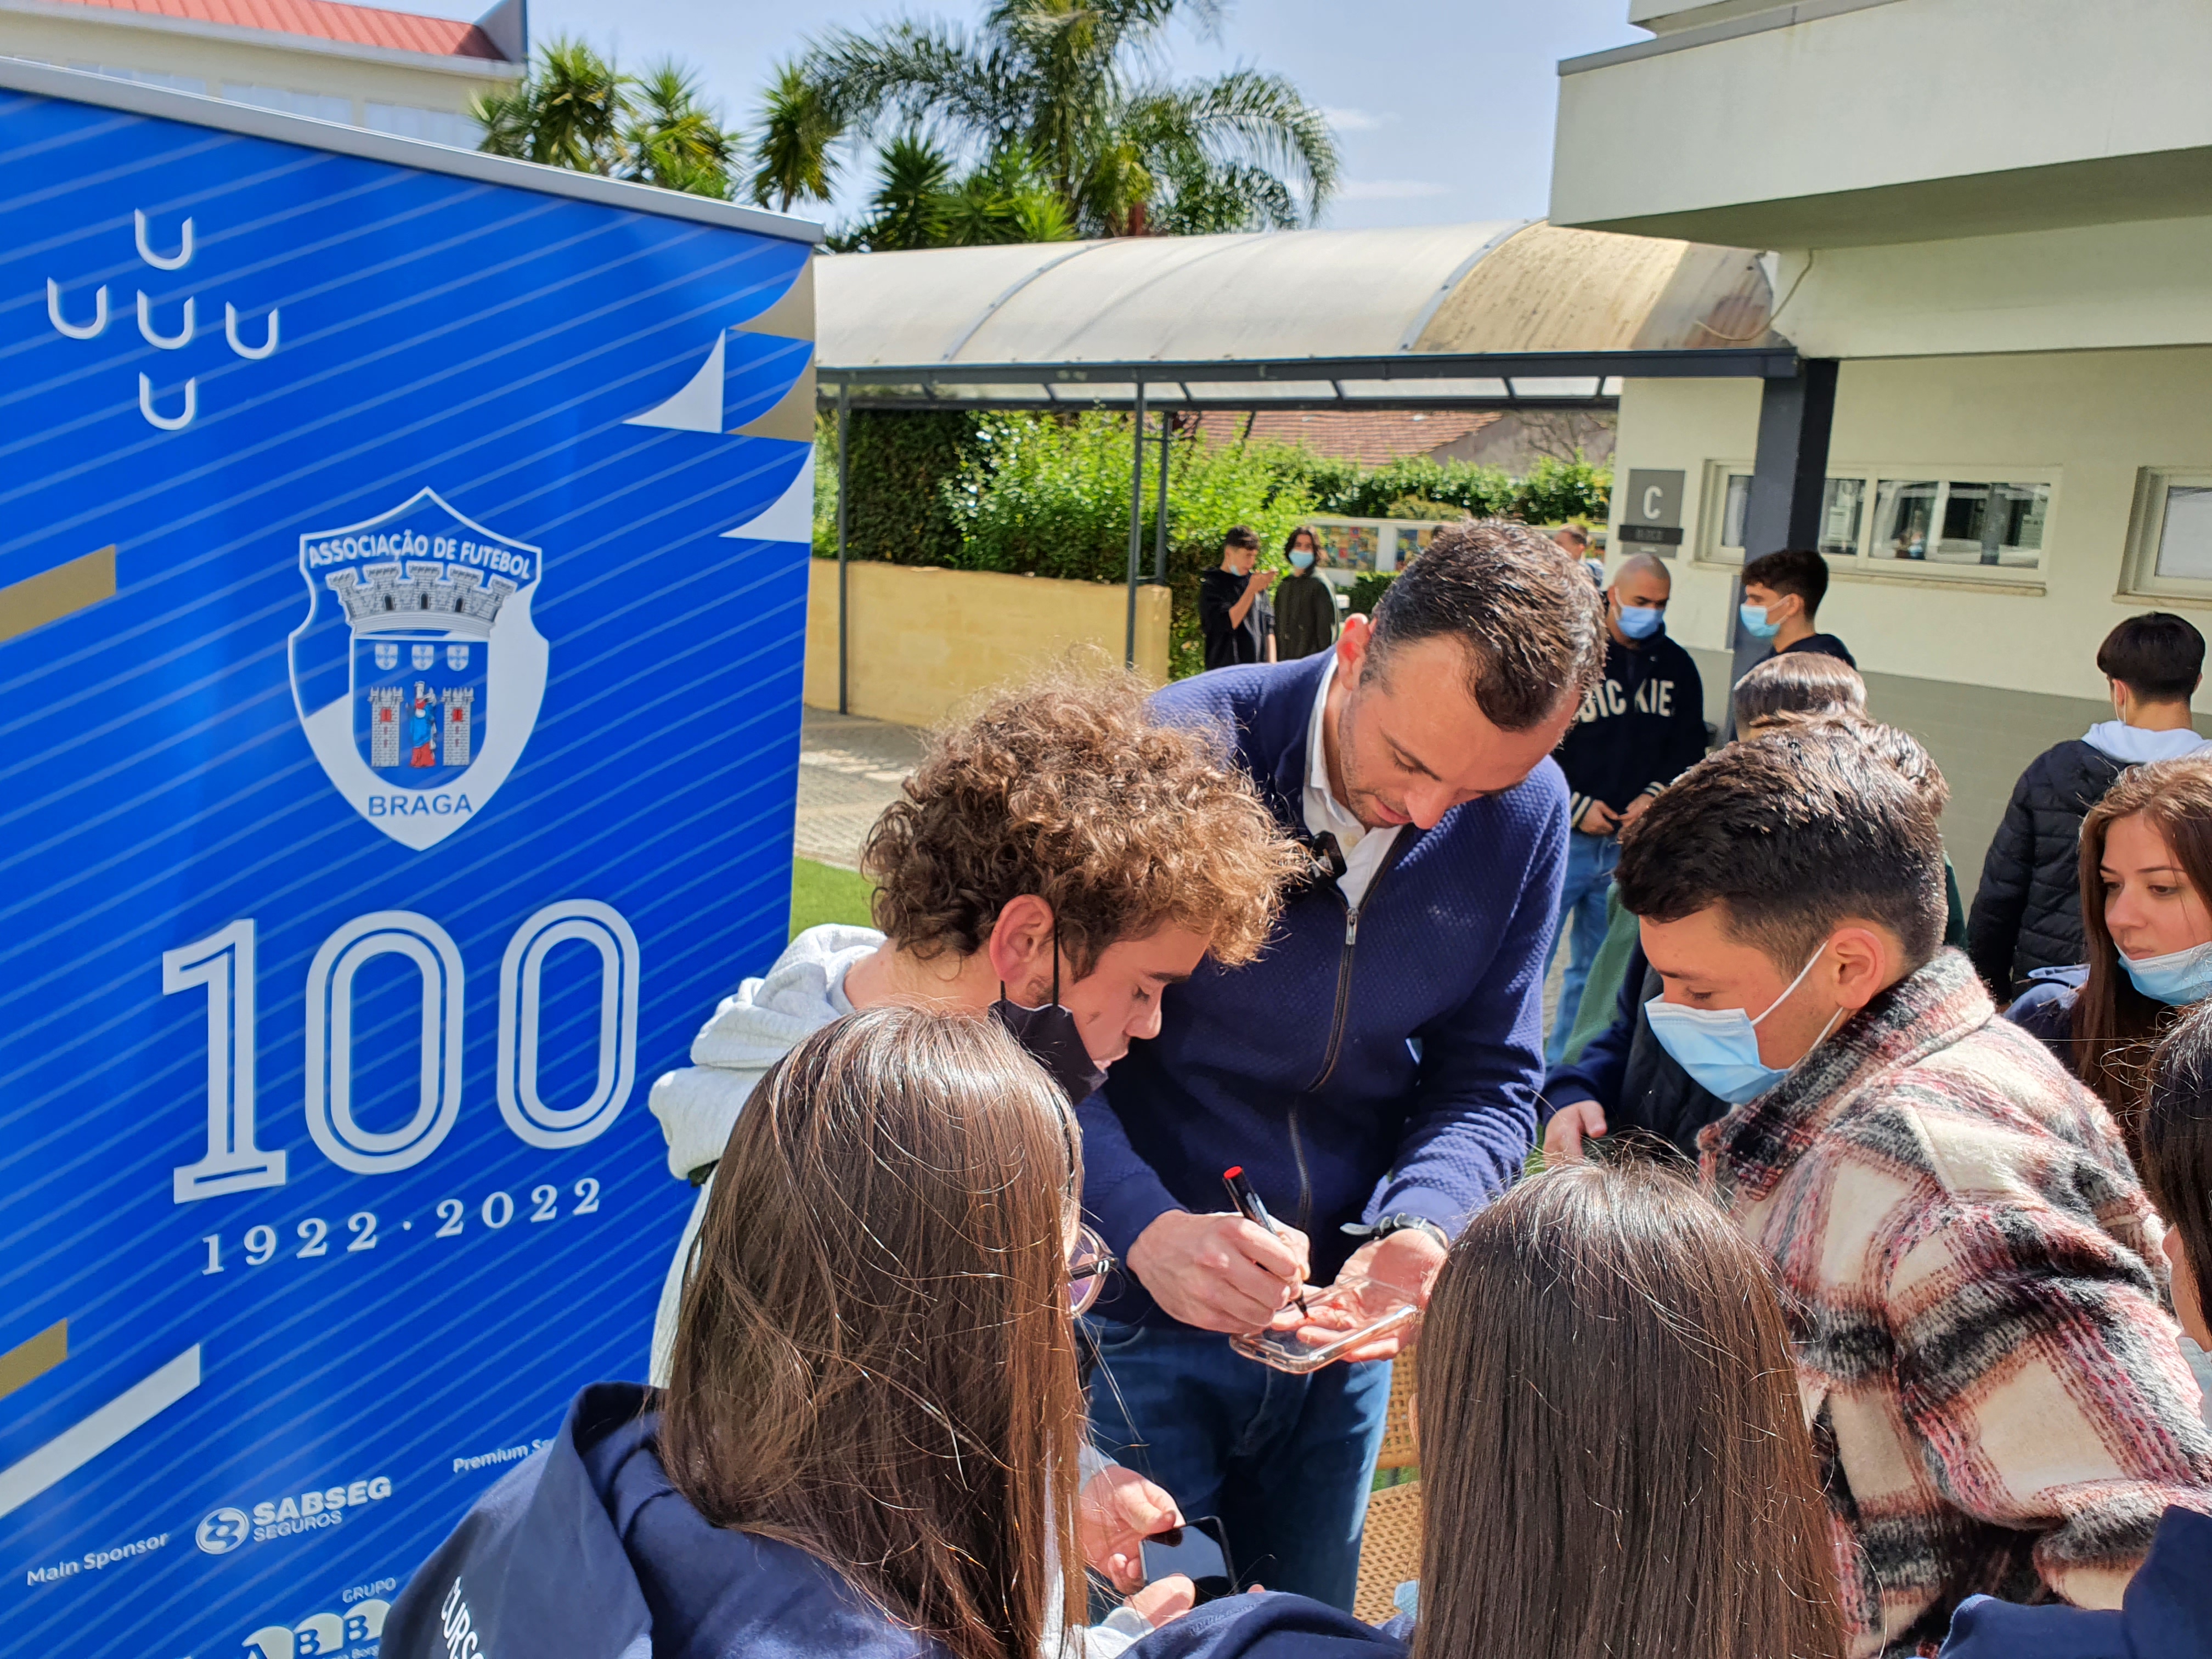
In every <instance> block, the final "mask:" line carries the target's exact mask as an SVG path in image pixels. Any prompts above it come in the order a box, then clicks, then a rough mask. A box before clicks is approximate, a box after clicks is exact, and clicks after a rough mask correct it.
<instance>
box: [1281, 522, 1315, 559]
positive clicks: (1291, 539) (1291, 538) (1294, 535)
mask: <svg viewBox="0 0 2212 1659" xmlns="http://www.w3.org/2000/svg"><path fill="white" fill-rule="evenodd" d="M1301 536H1304V538H1306V539H1307V540H1309V541H1310V542H1311V543H1312V544H1314V553H1315V555H1316V556H1319V555H1320V552H1321V538H1320V537H1319V536H1316V534H1314V527H1313V526H1311V525H1310V524H1302V525H1300V526H1298V527H1297V529H1296V530H1293V531H1292V532H1291V533H1290V534H1289V535H1287V536H1285V537H1284V538H1283V551H1284V552H1285V553H1289V552H1291V550H1294V549H1295V548H1296V547H1297V544H1298V538H1299V537H1301Z"/></svg>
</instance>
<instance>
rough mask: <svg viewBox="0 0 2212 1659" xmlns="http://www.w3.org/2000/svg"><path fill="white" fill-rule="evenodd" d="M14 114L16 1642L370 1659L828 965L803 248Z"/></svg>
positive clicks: (652, 1258) (595, 208)
mask: <svg viewBox="0 0 2212 1659" xmlns="http://www.w3.org/2000/svg"><path fill="white" fill-rule="evenodd" d="M8 78H9V82H10V83H11V84H12V85H13V86H14V87H15V88H18V89H14V90H9V89H4V88H0V362H4V364H5V374H4V376H0V410H4V411H5V420H4V422H0V733H4V742H0V869H4V871H5V874H6V880H5V883H4V885H0V914H4V916H5V922H4V926H0V1191H4V1192H5V1194H6V1195H7V1196H6V1201H5V1205H4V1207H0V1586H4V1588H0V1655H6V1656H10V1659H13V1656H23V1659H30V1656H38V1659H52V1656H69V1659H75V1656H78V1655H87V1656H89V1655H101V1656H109V1655H113V1656H124V1655H140V1654H143V1655H149V1656H161V1659H181V1656H186V1655H191V1656H197V1659H212V1656H218V1655H221V1656H234V1655H241V1654H242V1655H247V1656H253V1659H306V1656H310V1655H327V1654H337V1653H345V1654H349V1655H352V1656H356V1659H368V1656H371V1655H374V1653H375V1652H376V1650H377V1647H378V1641H377V1638H378V1632H379V1631H380V1628H381V1624H382V1619H383V1613H384V1610H385V1608H386V1607H387V1606H388V1604H389V1603H390V1601H392V1597H393V1596H394V1595H395V1594H396V1593H397V1590H398V1586H399V1585H400V1584H402V1583H404V1582H405V1579H406V1577H407V1575H408V1573H409V1572H410V1570H411V1569H412V1568H413V1567H414V1566H415V1565H416V1564H417V1563H418V1562H419V1561H420V1560H421V1559H422V1557H423V1556H424V1555H425V1554H426V1553H428V1550H429V1549H430V1547H432V1546H433V1545H434V1544H435V1542H436V1541H437V1540H438V1539H439V1538H440V1537H441V1536H442V1535H443V1534H444V1533H445V1531H446V1530H447V1528H449V1527H450V1526H451V1525H452V1524H453V1522H454V1521H455V1520H456V1519H457V1518H458V1517H459V1516H460V1515H461V1514H462V1513H463V1512H464V1511H465V1510H466V1509H467V1507H468V1506H469V1504H471V1502H473V1501H474V1500H475V1499H476V1498H477V1497H478V1496H479V1495H480V1494H481V1493H482V1492H483V1490H484V1489H485V1488H486V1487H487V1486H489V1485H490V1484H491V1483H492V1482H493V1481H494V1480H496V1479H497V1478H498V1477H499V1476H500V1475H501V1474H502V1473H503V1472H504V1471H505V1470H507V1468H511V1467H512V1466H513V1463H515V1462H518V1461H520V1459H521V1458H522V1457H524V1456H526V1455H528V1454H529V1452H530V1451H531V1449H532V1448H533V1447H534V1446H536V1445H538V1443H541V1442H542V1441H543V1439H544V1437H547V1436H549V1435H550V1434H551V1433H552V1432H553V1431H554V1429H555V1427H556V1425H557V1424H558V1422H559V1420H560V1416H561V1413H562V1407H563V1406H564V1404H565V1403H566V1401H568V1397H569V1396H570V1395H571V1394H573V1393H574V1390H575V1389H577V1388H578V1387H579V1386H580V1385H581V1384H582V1383H586V1382H589V1381H591V1380H593V1379H595V1378H600V1377H638V1376H642V1375H643V1373H644V1370H645V1364H646V1350H647V1340H648V1338H649V1335H650V1333H651V1327H652V1321H653V1303H654V1297H655V1295H656V1293H657V1291H658V1289H659V1281H660V1277H661V1274H662V1272H663V1270H664V1268H665V1265H666V1262H667V1260H668V1256H669V1253H670V1251H671V1249H672V1248H673V1245H674V1243H675V1240H676V1238H677V1237H678V1233H679V1231H681V1227H682V1224H683V1220H684V1214H685V1212H686V1210H687V1209H688V1206H689V1198H690V1194H688V1192H686V1191H685V1190H684V1188H682V1187H680V1186H679V1185H678V1183H676V1182H671V1180H670V1179H669V1178H668V1176H667V1174H666V1172H665V1166H664V1164H663V1162H662V1146H661V1139H660V1135H659V1130H658V1127H657V1126H656V1125H655V1124H654V1123H653V1120H652V1118H651V1117H650V1115H648V1114H647V1113H646V1112H645V1110H644V1109H643V1102H644V1096H645V1088H644V1085H645V1084H646V1083H648V1082H649V1081H650V1079H652V1077H653V1076H654V1075H655V1074H656V1073H658V1072H659V1070H661V1069H665V1067H667V1066H671V1065H678V1064H681V1063H683V1060H684V1054H685V1050H686V1048H687V1045H688V1044H689V1042H690V1037H691V1035H692V1033H693V1032H694V1031H695V1030H696V1028H697V1026H698V1025H699V1023H700V1021H701V1019H702V1018H703V1017H704V1016H705V1015H706V1013H707V1012H709V1011H710V1010H711V1008H712V1007H713V1006H714V1002H715V1001H716V1000H717V999H718V998H720V996H722V995H725V994H727V993H728V992H729V991H730V990H731V989H732V988H734V987H735V984H736V981H738V978H739V977H741V976H742V975H744V974H746V973H750V972H757V971H759V970H760V969H762V968H763V966H764V965H765V964H766V963H768V962H769V961H770V960H771V959H772V957H774V955H775V952H776V951H777V950H778V949H779V948H780V947H781V944H782V942H783V938H784V930H785V926H786V915H787V901H788V891H789V880H790V868H791V836H792V822H793V792H794V788H795V781H796V775H797V758H798V754H797V750H798V744H797V735H798V724H799V676H800V657H801V643H802V635H803V626H804V619H805V575H806V570H805V562H806V558H807V549H806V547H805V541H806V538H807V535H808V529H809V526H810V524H811V463H810V459H809V457H810V454H811V447H810V444H809V442H808V438H809V435H811V421H812V407H813V398H812V376H811V351H812V347H811V331H812V330H811V320H812V313H811V276H810V274H809V272H808V270H807V260H808V256H809V253H810V251H811V250H810V246H809V244H808V242H807V241H806V240H805V235H804V232H803V228H802V227H798V226H795V225H793V226H790V227H788V229H787V230H786V229H785V228H784V225H783V222H775V221H766V222H763V221H764V219H765V216H752V217H751V218H750V220H749V219H748V217H747V216H745V215H744V214H743V213H742V212H740V211H739V210H704V209H700V208H696V207H693V206H689V205H685V206H676V205H666V206H664V205H661V204H660V203H661V202H672V201H673V200H674V198H659V201H657V200H656V195H657V193H653V192H647V191H642V190H632V191H618V190H614V189H611V188H608V187H605V186H603V185H593V186H592V187H591V188H588V189H587V188H585V187H584V186H581V185H565V184H562V183H560V182H558V181H557V180H550V179H547V176H546V175H545V174H544V173H542V172H541V171H540V170H538V169H533V168H528V167H522V166H520V165H517V164H504V163H496V162H490V161H484V160H483V159H480V158H475V157H467V156H463V155H459V154H454V155H452V156H451V157H450V158H449V159H441V152H438V151H435V150H434V149H429V148H428V147H427V146H403V145H399V144H398V143H396V141H388V140H382V139H376V140H370V139H368V137H365V136H362V137H358V138H354V137H347V136H346V135H344V134H343V133H342V132H341V131H339V130H337V129H329V128H319V127H317V126H316V125H314V124H311V123H305V122H300V123H289V124H288V123H286V122H285V121H284V120H283V118H276V117H268V116H261V115H255V116H252V118H250V119H249V118H245V117H244V116H243V115H241V116H240V117H239V118H232V117H229V116H225V115H223V114H222V113H220V106H213V105H210V104H206V103H204V102H203V103H199V104H197V105H194V104H193V102H192V100H184V99H181V98H174V97H173V95H171V94H150V93H146V92H143V91H142V90H138V89H135V88H134V89H121V90H118V92H116V93H114V94H108V93H104V92H100V91H95V90H91V89H89V87H96V86H97V85H98V83H89V85H88V89H87V90H86V91H84V92H83V93H82V94H81V97H82V99H84V100H87V101H79V100H74V99H71V98H67V97H63V96H57V95H52V90H53V88H55V87H57V86H60V85H66V84H68V82H67V78H66V77H62V76H52V75H49V76H47V77H46V80H45V81H43V82H42V81H40V78H39V76H38V74H37V73H35V72H32V71H27V70H14V71H11V72H10V74H9V77H8ZM25 86H28V87H33V88H45V90H43V91H37V90H34V91H25V90H21V89H20V88H22V87H25ZM126 93H127V94H128V95H127V96H126V95H125V94H126ZM165 97H166V98H172V99H173V101H172V102H171V103H169V104H164V103H163V102H162V101H161V100H162V99H164V98H165ZM195 111H197V113H196V112H195ZM410 155H411V157H412V159H413V161H414V164H412V165H410V164H408V160H409V158H410ZM718 214H719V216H720V217H719V220H718V218H717V215H718Z"/></svg>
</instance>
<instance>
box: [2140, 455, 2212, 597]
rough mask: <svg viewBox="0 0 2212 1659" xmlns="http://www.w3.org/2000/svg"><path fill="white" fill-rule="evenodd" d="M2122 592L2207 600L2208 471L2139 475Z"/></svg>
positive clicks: (2211, 540) (2211, 584)
mask: <svg viewBox="0 0 2212 1659" xmlns="http://www.w3.org/2000/svg"><path fill="white" fill-rule="evenodd" d="M2126 587H2127V591H2128V592H2131V593H2143V594H2157V595H2161V596H2165V597H2169V598H2173V599H2212V472H2157V471H2144V472H2142V473H2141V474H2140V475H2138V477H2137V478H2136V507H2135V514H2134V518H2133V520H2132V522H2131V523H2130V526H2129V528H2128V563H2127V574H2126Z"/></svg>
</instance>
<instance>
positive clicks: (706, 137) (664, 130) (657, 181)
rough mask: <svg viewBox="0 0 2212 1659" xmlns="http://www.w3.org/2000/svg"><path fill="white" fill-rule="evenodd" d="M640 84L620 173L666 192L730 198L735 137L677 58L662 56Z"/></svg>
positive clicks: (736, 141)
mask: <svg viewBox="0 0 2212 1659" xmlns="http://www.w3.org/2000/svg"><path fill="white" fill-rule="evenodd" d="M636 87H637V90H636V94H635V97H634V98H633V99H632V100H631V108H630V118H629V123H628V125H626V126H625V127H624V128H623V153H624V154H623V169H622V174H621V176H623V177H624V178H629V179H639V180H641V181H642V182H643V183H646V184H648V185H659V186H660V187H661V188H662V189H663V190H681V191H689V192H690V194H691V195H694V196H715V197H726V196H727V195H728V194H729V193H730V165H731V163H732V161H735V160H736V159H737V151H738V140H737V135H736V134H735V133H731V132H725V131H723V130H722V126H721V123H720V122H719V121H717V120H716V119H715V118H714V112H713V111H711V110H709V109H708V107H707V106H705V105H704V104H703V103H702V102H701V101H700V97H699V85H698V82H697V81H696V78H695V77H694V76H692V75H691V74H690V71H688V70H685V69H684V67H683V65H681V64H678V63H677V62H676V61H675V59H673V58H664V59H663V60H662V61H660V62H659V63H658V64H654V65H653V67H652V68H651V69H649V70H647V71H646V72H645V74H644V75H643V76H641V77H640V79H639V80H638V82H636Z"/></svg>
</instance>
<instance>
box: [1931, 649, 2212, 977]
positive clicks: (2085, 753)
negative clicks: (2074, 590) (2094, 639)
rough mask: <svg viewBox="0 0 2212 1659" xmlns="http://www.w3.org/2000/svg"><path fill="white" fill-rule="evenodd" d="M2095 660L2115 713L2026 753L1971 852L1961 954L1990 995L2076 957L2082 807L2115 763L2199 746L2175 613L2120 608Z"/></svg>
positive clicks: (2198, 674)
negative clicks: (1983, 839) (2008, 795)
mask: <svg viewBox="0 0 2212 1659" xmlns="http://www.w3.org/2000/svg"><path fill="white" fill-rule="evenodd" d="M2097 667H2098V669H2099V670H2100V671H2101V672H2102V673H2103V674H2104V676H2105V681H2106V690H2108V691H2109V692H2110V694H2111V696H2112V712H2113V714H2115V715H2116V716H2117V717H2118V718H2116V719H2113V720H2100V721H2099V722H2098V723H2097V724H2096V725H2094V726H2091V727H2090V728H2089V729H2088V730H2087V732H2083V733H2082V734H2081V737H2079V738H2074V739H2071V740H2069V741H2068V742H2065V743H2062V744H2057V745H2056V746H2054V747H2052V748H2050V749H2046V750H2044V751H2043V752H2042V753H2041V754H2040V755H2038V756H2037V757H2035V758H2034V759H2033V761H2031V762H2029V763H2028V767H2027V770H2026V771H2025V772H2022V773H2021V775H2020V781H2019V782H2018V783H2016V784H2015V785H2014V786H2013V791H2012V799H2010V800H2009V801H2008V802H2007V803H2006V805H2005V811H2004V817H2002V819H2000V820H1999V821H1998V823H1997V832H1996V836H1994V837H1993V838H1992V839H1991V841H1990V850H1989V854H1988V856H1987V857H1986V858H1984V860H1982V880H1981V885H1980V886H1979V887H1978V889H1977V890H1975V893H1974V904H1973V908H1972V911H1971V912H1969V913H1968V915H1967V920H1966V937H1967V940H1968V944H1967V954H1968V955H1969V956H1971V957H1973V959H1974V966H1975V968H1976V969H1978V971H1979V972H1980V974H1981V976H1982V980H1983V982H1984V983H1985V984H1986V985H1988V987H1990V995H1992V996H1994V997H1995V998H1996V1000H1998V1001H1999V1002H2000V1003H2003V1002H2008V1001H2009V1000H2011V999H2012V998H2013V997H2015V996H2016V995H2018V994H2020V992H2021V989H2022V988H2023V987H2024V986H2025V984H2026V982H2027V981H2028V980H2029V979H2030V978H2031V977H2032V976H2033V975H2035V973H2036V971H2037V970H2038V969H2044V968H2060V967H2064V966H2066V965H2068V964H2069V963H2078V962H2080V961H2081V899H2080V894H2079V884H2078V882H2077V880H2076V873H2075V862H2076V860H2077V858H2078V856H2079V854H2080V850H2081V819H2082V817H2083V816H2084V815H2085V814H2087V811H2088V810H2089V809H2090V808H2091V807H2093V806H2094V805H2096V804H2097V803H2098V801H2099V800H2100V799H2103V797H2104V793H2105V792H2106V790H2107V789H2109V788H2111V787H2112V780H2113V779H2115V778H2117V777H2118V776H2119V775H2120V774H2121V772H2122V771H2123V770H2124V769H2126V768H2128V767H2130V766H2137V765H2141V764H2142V763H2143V762H2145V761H2154V760H2174V759H2178V758H2179V757H2181V756H2183V755H2191V754H2194V753H2196V752H2197V750H2198V749H2200V748H2203V747H2204V746H2205V744H2204V740H2203V738H2200V737H2198V736H2197V733H2196V732H2195V730H2194V729H2193V728H2192V727H2191V725H2190V714H2189V700H2190V698H2191V696H2194V695H2195V693H2196V690H2197V686H2198V684H2200V683H2201V682H2202V681H2203V674H2204V636H2203V635H2202V634H2200V633H2198V632H2197V629H2195V628H2193V627H2191V625H2190V624H2189V623H2187V622H2185V621H2184V620H2183V619H2182V618H2181V617H2176V616H2171V615H2168V614H2167V613H2166V612H2164V611H2150V612H2148V613H2147V614H2145V615H2143V616H2140V617H2129V618H2128V619H2127V620H2126V621H2125V622H2124V623H2121V624H2120V625H2119V626H2118V628H2115V629H2113V630H2112V632H2111V633H2110V634H2107V635H2106V636H2105V642H2104V643H2103V644H2102V645H2100V646H2099V647H2097Z"/></svg>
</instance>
